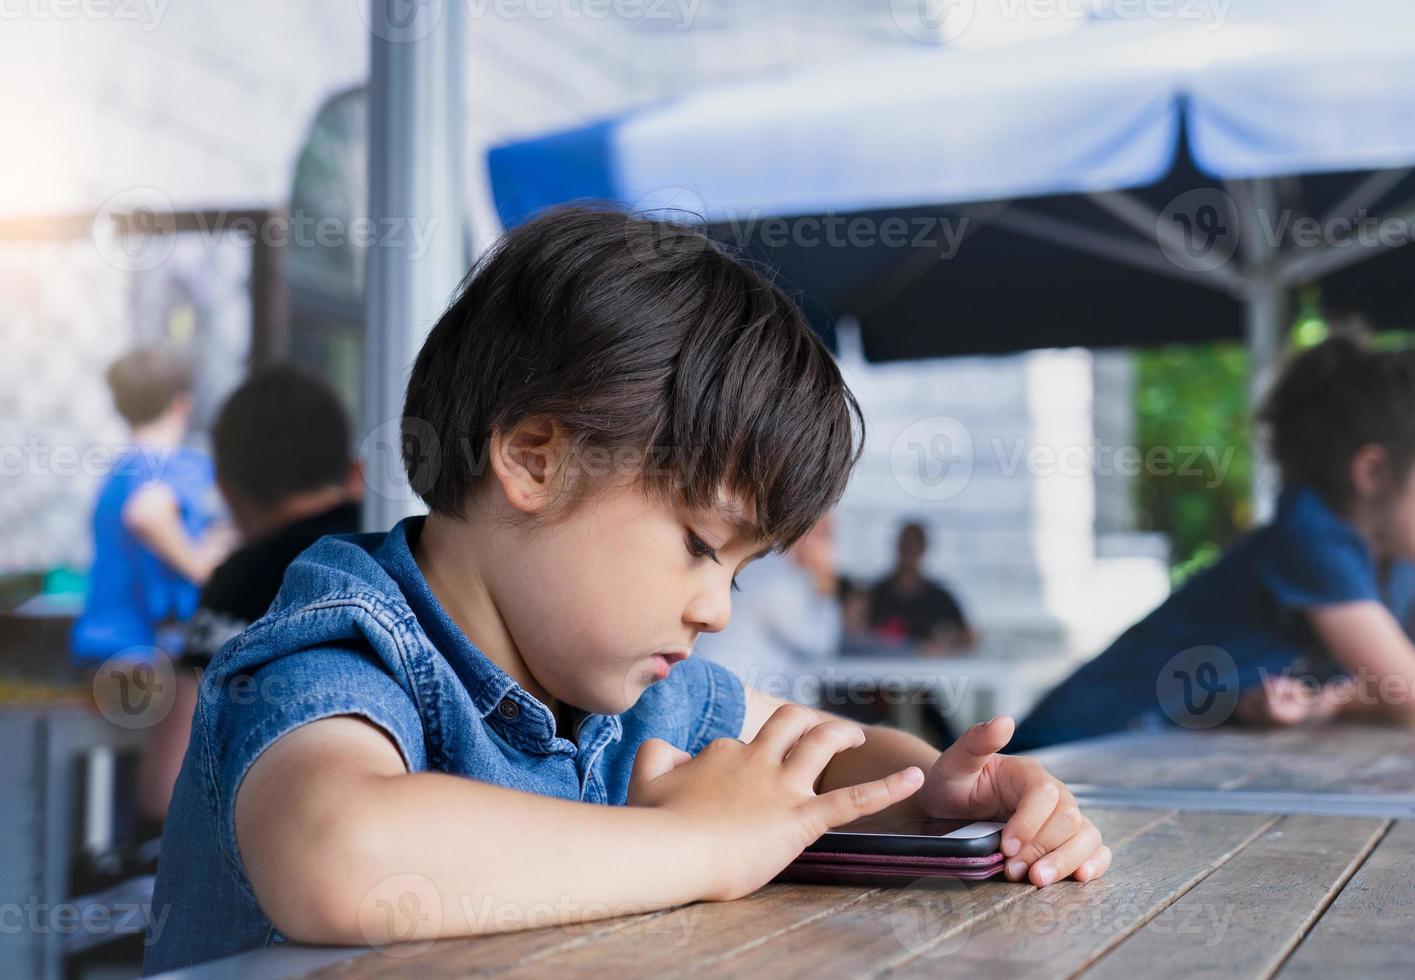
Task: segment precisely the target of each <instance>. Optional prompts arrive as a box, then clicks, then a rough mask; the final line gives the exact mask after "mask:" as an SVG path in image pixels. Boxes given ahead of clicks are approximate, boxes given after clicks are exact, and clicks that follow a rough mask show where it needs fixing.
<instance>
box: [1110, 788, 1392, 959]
mask: <svg viewBox="0 0 1415 980" xmlns="http://www.w3.org/2000/svg"><path fill="white" fill-rule="evenodd" d="M1389 826H1390V824H1389V821H1386V820H1378V819H1356V818H1346V817H1313V816H1289V817H1284V818H1283V819H1281V820H1279V821H1278V822H1277V823H1276V824H1275V825H1274V826H1272V827H1271V828H1269V829H1268V830H1267V831H1265V832H1264V833H1263V834H1262V835H1261V836H1259V837H1258V838H1257V839H1256V840H1254V841H1253V842H1252V843H1251V844H1249V845H1248V846H1247V847H1245V848H1244V849H1243V850H1242V851H1240V852H1239V853H1238V854H1237V855H1235V856H1234V857H1233V858H1232V859H1231V860H1229V861H1228V862H1227V863H1225V864H1224V865H1222V866H1221V867H1219V868H1218V869H1217V870H1216V871H1214V873H1213V874H1211V875H1209V876H1208V877H1207V878H1205V879H1204V880H1203V881H1201V882H1199V884H1198V885H1196V886H1195V887H1194V888H1192V889H1190V890H1189V891H1188V892H1187V893H1186V894H1185V895H1184V896H1183V897H1182V898H1180V899H1179V900H1178V901H1177V902H1175V903H1174V904H1173V905H1171V906H1169V907H1168V908H1167V909H1165V910H1164V911H1163V912H1161V913H1160V914H1159V915H1157V916H1155V918H1153V919H1151V920H1150V921H1149V922H1148V923H1146V924H1145V926H1144V928H1142V929H1140V930H1139V931H1138V932H1136V933H1134V934H1133V935H1131V936H1130V937H1129V938H1128V939H1126V940H1125V942H1123V943H1121V944H1120V946H1118V947H1117V948H1115V949H1114V950H1113V951H1111V952H1110V953H1109V954H1107V955H1106V956H1105V957H1104V958H1103V959H1102V960H1100V962H1099V963H1097V964H1096V965H1095V966H1094V967H1093V968H1092V969H1090V970H1089V971H1087V972H1086V974H1085V977H1086V980H1107V978H1117V980H1132V978H1134V977H1137V976H1143V977H1146V978H1147V980H1148V978H1163V977H1181V976H1182V977H1266V976H1270V975H1271V974H1272V972H1273V971H1274V970H1276V969H1277V968H1278V966H1279V965H1280V964H1281V963H1282V961H1283V960H1284V959H1285V958H1286V957H1287V956H1288V954H1289V953H1290V952H1291V951H1292V949H1293V948H1294V947H1296V945H1297V944H1298V942H1300V941H1301V939H1302V936H1303V935H1304V934H1305V933H1306V932H1307V930H1308V929H1309V928H1310V927H1311V925H1312V923H1313V922H1315V921H1316V920H1317V918H1318V916H1320V915H1321V913H1322V911H1323V910H1324V909H1325V908H1326V906H1327V903H1328V902H1329V901H1330V900H1331V898H1332V896H1333V895H1335V894H1336V893H1337V892H1338V891H1339V890H1340V889H1341V887H1342V886H1343V885H1344V884H1345V883H1346V881H1347V879H1348V878H1350V877H1351V875H1352V874H1353V873H1355V871H1356V869H1357V867H1358V866H1359V865H1360V864H1361V862H1362V861H1363V860H1365V859H1366V856H1367V855H1368V854H1369V853H1370V852H1371V850H1372V848H1374V847H1375V846H1376V843H1377V842H1378V841H1379V840H1380V838H1381V836H1382V835H1383V834H1384V833H1385V831H1386V829H1387V828H1388V827H1389Z"/></svg>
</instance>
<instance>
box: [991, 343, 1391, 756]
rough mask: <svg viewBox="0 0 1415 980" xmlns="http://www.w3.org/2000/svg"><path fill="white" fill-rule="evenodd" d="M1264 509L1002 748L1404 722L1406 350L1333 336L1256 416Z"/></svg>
mask: <svg viewBox="0 0 1415 980" xmlns="http://www.w3.org/2000/svg"><path fill="white" fill-rule="evenodd" d="M1259 419H1260V421H1261V422H1262V423H1263V424H1264V427H1265V428H1266V430H1267V435H1268V439H1269V444H1270V448H1271V452H1272V456H1273V459H1274V460H1275V461H1276V462H1277V464H1278V468H1279V469H1280V471H1281V474H1282V485H1283V488H1282V494H1281V496H1280V497H1279V498H1278V503H1277V512H1276V514H1275V515H1274V516H1273V519H1272V520H1271V521H1270V522H1269V523H1268V524H1265V525H1263V526H1262V527H1259V528H1257V529H1255V530H1253V531H1250V532H1249V533H1248V534H1247V535H1245V536H1244V537H1243V538H1241V539H1240V540H1239V541H1237V542H1236V543H1235V544H1234V545H1233V546H1232V547H1230V548H1229V549H1228V550H1227V551H1226V552H1224V554H1223V557H1221V558H1220V559H1219V560H1218V561H1217V562H1216V563H1214V564H1213V565H1210V566H1209V567H1208V568H1205V569H1204V570H1202V571H1200V572H1198V573H1197V574H1195V575H1193V576H1191V577H1190V578H1189V579H1188V580H1186V581H1185V583H1184V584H1183V585H1182V586H1181V587H1180V588H1178V589H1177V590H1175V592H1174V593H1173V594H1172V595H1171V596H1170V597H1169V598H1168V599H1166V600H1165V601H1164V602H1163V603H1162V604H1161V605H1160V606H1159V607H1157V608H1156V609H1155V610H1154V611H1153V612H1151V613H1150V614H1149V615H1148V616H1146V617H1145V618H1144V619H1142V620H1141V621H1140V622H1138V623H1136V624H1135V625H1134V626H1132V627H1131V628H1130V629H1128V630H1126V631H1125V632H1124V633H1122V634H1121V635H1120V637H1119V638H1118V639H1117V640H1116V641H1115V642H1114V643H1112V644H1111V645H1110V647H1109V648H1107V649H1106V650H1105V651H1104V652H1103V653H1101V654H1100V655H1099V656H1097V657H1096V658H1095V659H1094V660H1091V661H1090V662H1089V663H1087V664H1085V665H1084V666H1082V667H1081V668H1080V669H1079V670H1077V671H1076V672H1075V673H1074V674H1072V675H1071V676H1070V677H1069V678H1067V679H1066V680H1065V681H1063V682H1062V683H1061V684H1060V685H1059V686H1058V687H1057V688H1056V689H1054V690H1053V691H1051V692H1050V693H1049V694H1048V695H1047V696H1046V697H1045V698H1043V699H1042V701H1041V703H1040V704H1038V705H1037V706H1036V707H1035V708H1034V709H1032V712H1031V714H1030V715H1028V717H1027V718H1026V720H1025V721H1023V722H1022V724H1021V725H1020V726H1019V727H1018V729H1017V734H1016V737H1015V738H1014V739H1013V741H1012V746H1011V748H1012V749H1013V750H1014V751H1024V750H1027V749H1034V748H1041V747H1044V746H1048V745H1057V744H1060V743H1062V742H1071V741H1075V740H1077V739H1082V738H1092V737H1095V736H1099V735H1107V734H1110V733H1112V732H1120V731H1127V730H1131V729H1153V728H1164V727H1175V726H1183V727H1185V728H1189V729H1193V730H1203V729H1210V728H1214V727H1216V726H1217V725H1219V724H1221V723H1223V722H1226V721H1238V722H1243V723H1247V724H1254V725H1296V724H1302V723H1305V722H1322V721H1329V720H1334V719H1343V718H1345V719H1359V720H1364V721H1385V722H1391V723H1396V724H1401V725H1406V726H1409V725H1412V724H1415V698H1412V697H1411V692H1412V691H1415V638H1412V633H1411V614H1412V612H1415V349H1412V348H1410V347H1399V348H1396V349H1385V348H1382V347H1379V346H1374V345H1372V344H1371V343H1370V342H1369V341H1368V340H1367V339H1365V338H1363V337H1361V336H1359V335H1358V336H1336V337H1332V338H1331V339H1329V340H1326V341H1324V342H1323V343H1321V344H1319V345H1317V346H1315V347H1312V348H1310V349H1309V350H1307V351H1304V352H1302V353H1301V354H1298V355H1297V356H1295V357H1293V358H1292V359H1291V360H1290V361H1289V362H1288V363H1287V365H1286V366H1285V367H1284V369H1283V371H1282V374H1281V376H1280V377H1279V378H1278V379H1277V381H1276V383H1275V384H1274V385H1273V387H1272V390H1271V391H1270V392H1269V394H1268V396H1267V398H1266V400H1265V402H1264V404H1263V406H1262V408H1261V411H1260V416H1259Z"/></svg>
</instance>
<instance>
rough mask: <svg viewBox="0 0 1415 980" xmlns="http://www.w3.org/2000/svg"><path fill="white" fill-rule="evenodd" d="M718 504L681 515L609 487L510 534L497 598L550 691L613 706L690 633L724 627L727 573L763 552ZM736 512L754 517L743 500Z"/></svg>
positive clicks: (676, 657)
mask: <svg viewBox="0 0 1415 980" xmlns="http://www.w3.org/2000/svg"><path fill="white" fill-rule="evenodd" d="M723 503H724V504H725V505H726V506H727V509H728V510H730V509H731V508H732V507H733V506H735V505H736V502H735V501H728V500H724V501H723ZM726 513H727V510H719V511H715V512H713V513H698V514H693V513H687V512H683V511H679V510H677V509H675V508H673V507H671V506H669V505H667V504H663V503H659V502H658V501H655V500H652V499H650V498H649V497H647V496H646V495H645V494H644V493H643V492H642V491H640V490H639V489H637V488H636V487H629V488H624V489H607V490H602V491H600V492H598V493H597V494H596V495H595V496H593V497H592V498H591V499H589V500H587V501H585V502H584V503H583V504H582V505H580V506H579V507H578V508H577V509H575V510H574V511H573V513H571V514H570V516H568V517H566V518H565V519H564V520H563V521H560V522H558V523H553V524H545V525H540V526H537V527H535V528H534V529H533V530H531V531H530V532H528V533H525V534H519V535H516V554H515V555H514V557H513V559H512V560H509V561H506V562H505V564H504V565H503V568H502V569H501V570H500V571H499V572H498V574H497V576H496V581H495V582H494V584H493V585H492V588H493V590H494V593H495V594H494V596H493V599H494V601H495V602H496V605H497V608H498V610H499V611H500V613H501V616H502V618H503V619H504V621H505V623H506V627H507V629H508V630H509V631H510V633H511V635H512V637H513V638H514V640H515V643H516V646H517V648H518V650H519V652H520V654H521V657H522V659H523V660H524V661H525V664H526V667H527V668H528V669H529V670H530V672H531V673H532V674H533V675H534V676H535V678H536V680H537V681H539V682H540V684H541V685H542V686H543V687H544V688H545V689H546V692H547V693H549V694H550V695H551V696H552V697H554V698H556V699H557V700H560V701H563V702H568V703H569V704H573V705H575V706H576V707H579V708H582V709H584V710H586V711H590V712H596V713H601V714H619V713H620V712H623V711H625V710H627V709H628V708H630V707H631V706H632V705H633V704H634V703H635V702H636V701H637V700H638V699H639V696H640V695H641V694H642V693H643V692H644V690H645V689H646V688H647V687H648V686H649V685H651V684H653V683H655V682H657V681H659V680H662V679H663V678H664V677H666V676H667V675H668V672H669V671H670V670H671V669H672V665H673V664H675V663H677V662H678V661H680V660H682V659H684V658H685V657H686V656H688V655H689V653H690V652H691V650H692V647H693V643H694V641H695V640H696V639H697V637H698V634H700V633H715V632H717V631H718V630H721V629H722V628H724V627H725V626H726V625H727V621H728V619H729V618H730V616H731V614H732V597H731V588H732V579H733V577H734V576H735V575H736V574H737V573H738V572H740V571H741V570H742V568H744V567H746V565H747V564H749V563H750V562H751V561H752V560H753V559H754V558H757V557H760V556H761V555H762V554H765V553H766V551H767V550H768V546H767V543H766V542H765V541H764V540H762V539H761V538H759V537H751V538H749V537H747V536H746V532H745V531H744V530H742V529H739V528H736V527H734V526H733V525H732V523H730V522H729V520H728V518H727V516H726ZM737 515H738V516H740V517H743V518H746V519H750V517H751V515H750V514H742V513H741V510H740V507H738V509H737ZM706 549H712V550H713V551H715V552H716V557H717V561H714V560H713V558H712V557H711V556H709V555H708V554H707V551H706ZM508 557H511V556H508ZM719 562H720V564H719Z"/></svg>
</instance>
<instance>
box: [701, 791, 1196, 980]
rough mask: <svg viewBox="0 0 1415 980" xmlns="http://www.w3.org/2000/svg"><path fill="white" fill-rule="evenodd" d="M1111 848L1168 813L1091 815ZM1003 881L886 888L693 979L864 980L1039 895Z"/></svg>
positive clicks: (720, 960)
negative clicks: (835, 979)
mask: <svg viewBox="0 0 1415 980" xmlns="http://www.w3.org/2000/svg"><path fill="white" fill-rule="evenodd" d="M1090 816H1091V819H1092V820H1094V821H1095V823H1096V826H1097V827H1099V828H1100V830H1101V834H1102V836H1103V837H1104V838H1105V839H1106V841H1107V843H1108V844H1109V845H1110V847H1111V848H1112V850H1114V849H1115V848H1117V847H1120V846H1121V845H1122V844H1123V843H1125V842H1126V841H1128V840H1130V839H1132V838H1134V837H1136V836H1138V835H1139V834H1141V833H1142V832H1144V830H1145V829H1147V828H1148V827H1150V826H1153V825H1155V824H1157V823H1159V822H1161V821H1162V820H1164V819H1166V817H1167V816H1168V814H1157V813H1144V812H1141V811H1136V810H1128V811H1127V810H1110V811H1097V812H1095V813H1091V814H1090ZM1036 890H1037V889H1036V887H1035V886H1033V885H1028V884H1022V883H1018V882H1010V881H1007V880H1005V879H996V878H994V879H992V880H990V881H981V882H979V881H974V882H963V881H950V880H942V881H934V882H929V881H926V880H924V879H920V880H919V881H918V882H915V883H913V884H908V885H904V886H902V887H894V888H885V889H881V890H880V891H879V892H877V893H875V894H872V895H869V896H866V897H865V899H863V900H862V901H860V902H857V903H854V904H852V905H849V906H846V907H844V908H841V909H839V910H837V911H835V912H833V913H831V914H830V915H828V916H822V917H820V918H817V919H815V920H813V921H811V922H808V923H803V924H802V925H801V926H799V927H798V928H795V929H792V930H791V931H790V932H788V933H785V934H783V935H781V936H778V937H776V938H774V939H773V940H772V941H771V942H770V943H762V944H756V945H751V946H747V947H744V948H739V949H731V950H718V951H717V952H716V955H714V956H713V957H712V958H711V959H710V960H708V961H706V962H699V963H696V964H694V968H693V970H692V972H693V975H694V976H695V977H724V978H731V977H739V976H771V977H774V978H775V977H820V976H859V975H865V974H868V973H870V972H872V971H873V970H875V969H876V968H877V967H878V966H879V964H880V963H883V962H888V961H890V960H892V959H894V958H897V957H898V956H899V954H900V953H901V952H902V951H903V950H906V949H923V948H925V947H927V948H934V947H936V946H937V945H938V944H941V943H946V942H947V938H948V937H949V936H950V935H954V934H958V933H959V932H960V931H961V930H964V929H966V926H967V924H968V923H970V922H974V921H977V920H979V919H981V918H983V917H985V916H988V915H993V914H996V913H997V912H998V911H1000V910H1001V909H1004V908H1006V907H1007V906H1008V905H1010V904H1012V903H1013V902H1017V901H1020V900H1022V899H1023V898H1025V897H1027V896H1028V895H1030V894H1032V893H1034V892H1035V891H1036Z"/></svg>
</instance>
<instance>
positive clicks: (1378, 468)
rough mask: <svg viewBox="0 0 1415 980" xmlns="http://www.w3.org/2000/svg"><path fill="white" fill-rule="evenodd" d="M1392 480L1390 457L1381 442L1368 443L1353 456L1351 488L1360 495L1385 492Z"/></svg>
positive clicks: (1375, 494)
mask: <svg viewBox="0 0 1415 980" xmlns="http://www.w3.org/2000/svg"><path fill="white" fill-rule="evenodd" d="M1389 481H1390V457H1389V454H1388V453H1387V452H1386V448H1385V447H1384V446H1382V445H1380V444H1379V443H1374V442H1371V443H1367V444H1366V445H1364V446H1362V447H1361V448H1360V449H1358V450H1356V452H1355V453H1354V454H1353V455H1352V457H1351V488H1352V489H1353V490H1355V491H1356V495H1357V496H1358V497H1374V496H1377V495H1378V494H1381V493H1383V492H1385V490H1386V489H1387V486H1388V484H1389Z"/></svg>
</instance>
